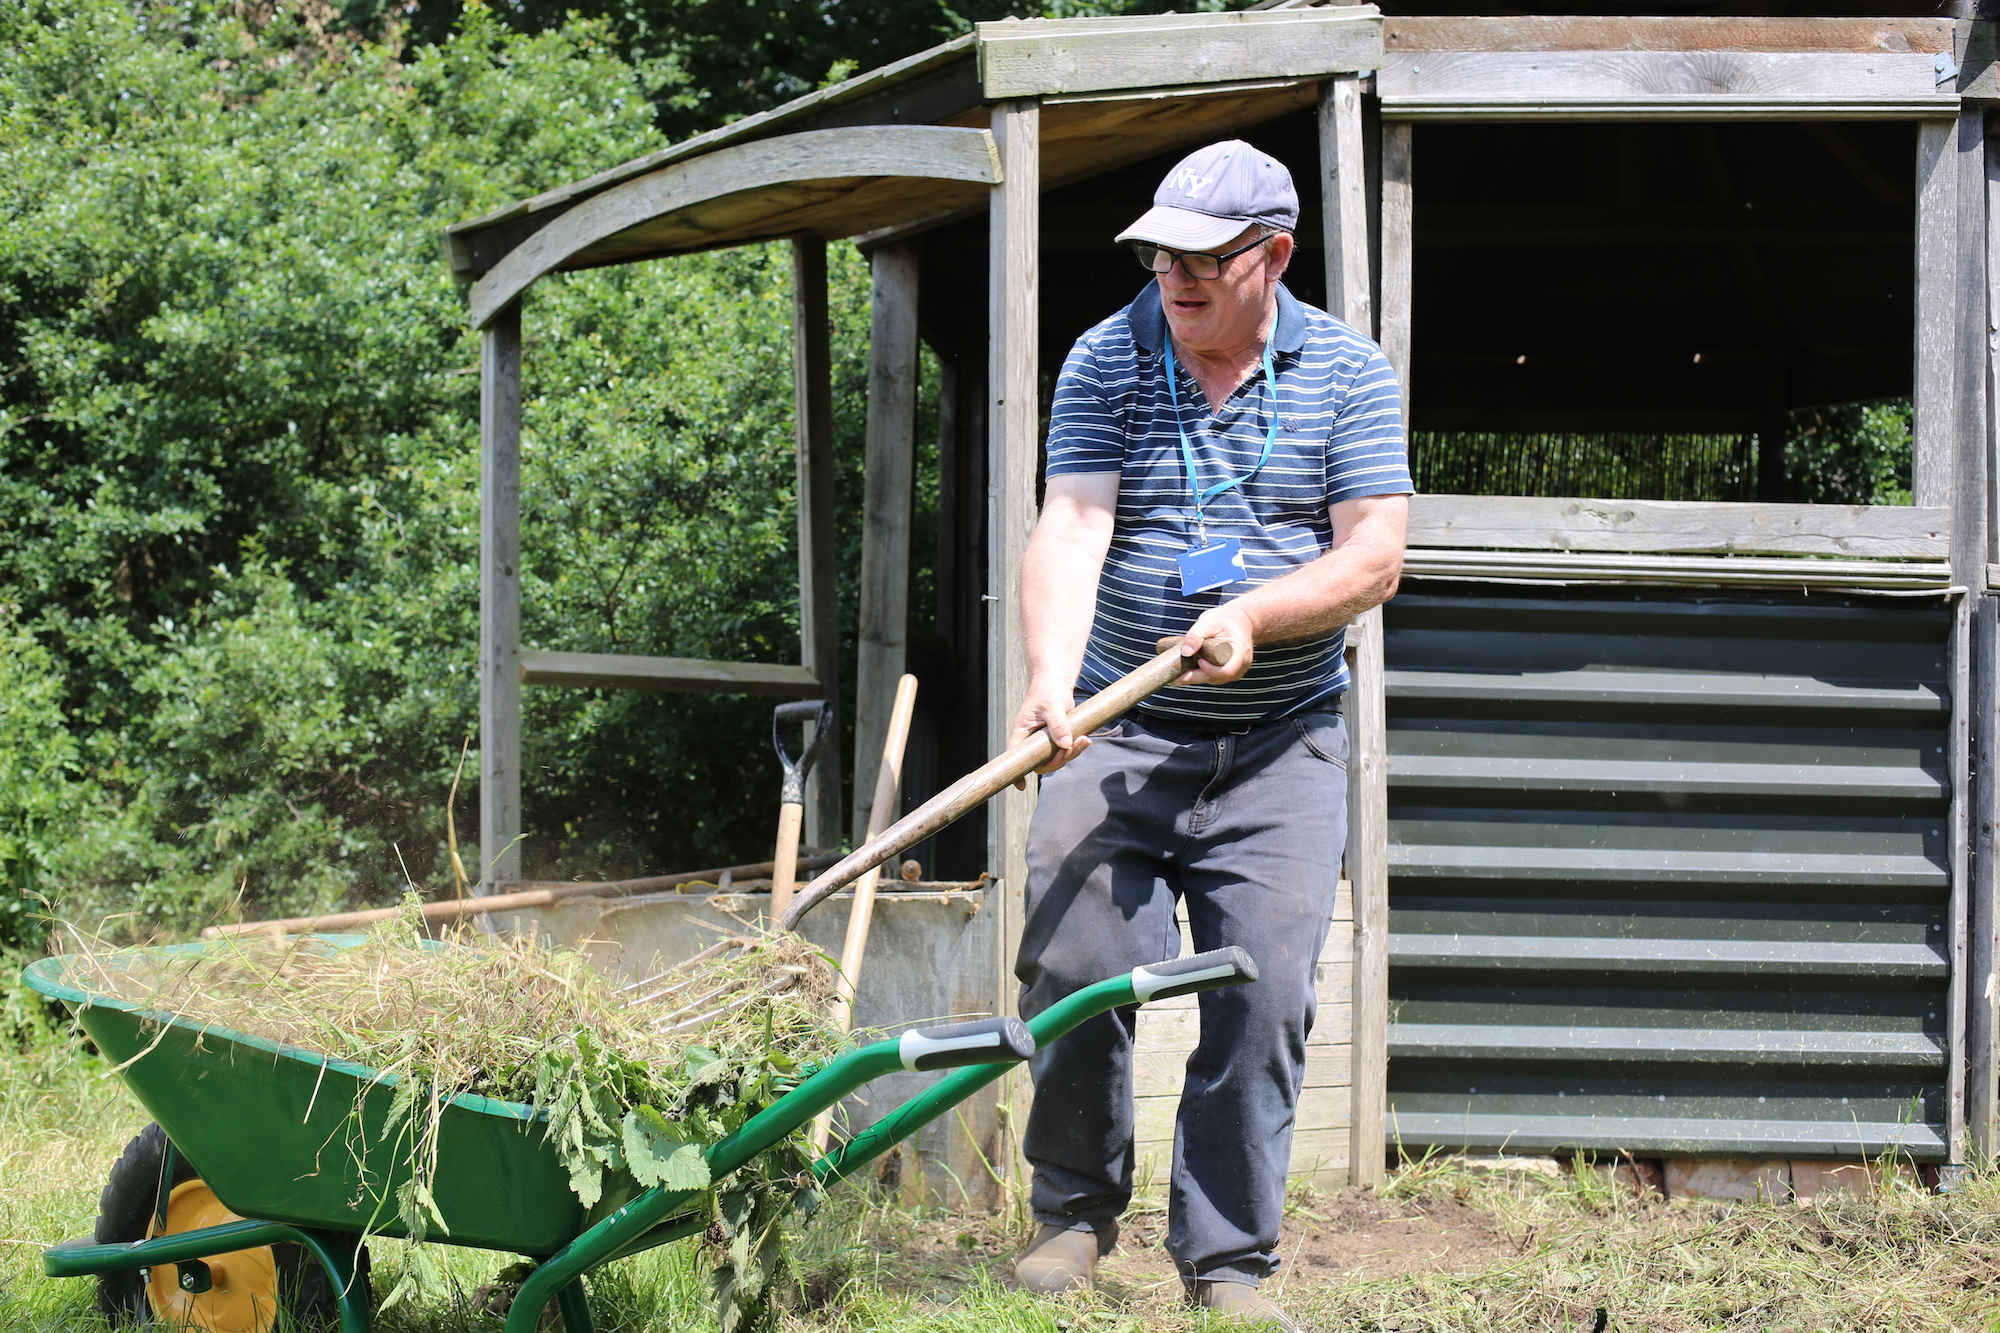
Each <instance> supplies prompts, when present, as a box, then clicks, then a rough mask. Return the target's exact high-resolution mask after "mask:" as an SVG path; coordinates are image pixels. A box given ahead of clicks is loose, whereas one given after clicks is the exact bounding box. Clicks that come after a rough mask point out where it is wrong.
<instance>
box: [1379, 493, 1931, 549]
mask: <svg viewBox="0 0 2000 1333" xmlns="http://www.w3.org/2000/svg"><path fill="white" fill-rule="evenodd" d="M1951 531H1952V527H1951V515H1950V513H1949V512H1947V511H1946V510H1943V509H1935V508H1932V509H1916V508H1910V507H1906V506H1900V505H1789V504H1735V503H1723V502H1713V503H1711V502H1707V501H1684V500H1590V499H1554V498H1543V497H1538V496H1515V495H1419V496H1417V497H1415V499H1413V500H1412V501H1411V503H1410V537H1409V543H1410V545H1411V546H1413V547H1433V548H1440V547H1442V548H1450V547H1459V548H1488V549H1498V550H1508V551H1564V552H1574V551H1634V552H1638V551H1657V552H1687V553H1694V552H1705V553H1711V554H1720V553H1734V554H1739V555H1790V556H1841V557H1846V558H1849V559H1899V560H1926V561H1936V560H1943V559H1946V558H1947V557H1948V556H1949V555H1950V549H1951Z"/></svg>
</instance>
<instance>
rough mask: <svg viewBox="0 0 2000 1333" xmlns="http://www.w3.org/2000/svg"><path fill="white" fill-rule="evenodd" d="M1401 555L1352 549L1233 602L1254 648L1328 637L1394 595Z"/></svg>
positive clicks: (1337, 552)
mask: <svg viewBox="0 0 2000 1333" xmlns="http://www.w3.org/2000/svg"><path fill="white" fill-rule="evenodd" d="M1402 567H1403V560H1402V552H1401V551H1399V550H1391V549H1385V548H1382V547H1377V546H1373V545H1363V544H1360V543H1356V544H1354V545H1351V546H1346V547H1342V548H1341V549H1339V550H1334V551H1328V552H1327V553H1326V554H1325V555H1323V556H1321V557H1320V558H1319V559H1317V560H1315V561H1313V562H1312V563H1311V564H1309V565H1304V566H1301V567H1300V568H1298V569H1295V570H1293V571H1292V572H1291V573H1289V574H1286V575H1285V576H1284V577H1282V578H1276V579H1273V580H1271V581H1270V582H1269V583H1266V584H1265V585H1263V586H1262V587H1260V588H1256V589H1253V590H1252V591H1250V592H1247V593H1245V594H1244V595H1243V596H1241V597H1239V598H1237V599H1236V600H1235V602H1234V603H1233V607H1234V609H1236V610H1239V611H1241V612H1242V614H1243V615H1245V616H1246V617H1248V619H1249V621H1250V624H1251V627H1252V628H1253V629H1254V630H1255V632H1256V640H1257V642H1258V643H1293V642H1296V641H1298V640H1300V639H1310V638H1315V637H1317V636H1319V635H1322V634H1330V633H1332V632H1333V631H1334V630H1336V629H1338V628H1340V627H1341V626H1342V625H1345V624H1347V623H1349V622H1350V621H1352V620H1353V619H1354V618H1355V617H1356V616H1358V615H1360V614H1361V613H1362V612H1363V611H1366V610H1368V609H1369V608H1370V607H1375V606H1380V605H1381V604H1382V603H1384V602H1386V601H1388V600H1389V598H1390V597H1392V596H1394V595H1395V592H1396V581H1397V579H1398V577H1399V576H1400V575H1401V573H1402Z"/></svg>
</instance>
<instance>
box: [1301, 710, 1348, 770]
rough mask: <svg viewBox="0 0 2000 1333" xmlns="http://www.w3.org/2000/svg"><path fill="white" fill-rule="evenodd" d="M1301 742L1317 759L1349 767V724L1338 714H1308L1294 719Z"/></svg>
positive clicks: (1337, 765) (1340, 766)
mask: <svg viewBox="0 0 2000 1333" xmlns="http://www.w3.org/2000/svg"><path fill="white" fill-rule="evenodd" d="M1292 726H1293V728H1294V729H1295V730H1297V732H1298V733H1299V741H1300V743H1301V744H1303V745H1304V746H1305V747H1306V749H1307V751H1308V752H1310V753H1311V755H1312V756H1313V758H1315V759H1323V760H1325V761H1326V762H1327V763H1329V764H1332V765H1333V766H1334V767H1335V768H1342V769H1344V768H1346V767H1347V722H1346V719H1344V718H1342V717H1341V715H1340V714H1338V713H1306V714H1304V715H1302V716H1299V717H1295V718H1293V719H1292Z"/></svg>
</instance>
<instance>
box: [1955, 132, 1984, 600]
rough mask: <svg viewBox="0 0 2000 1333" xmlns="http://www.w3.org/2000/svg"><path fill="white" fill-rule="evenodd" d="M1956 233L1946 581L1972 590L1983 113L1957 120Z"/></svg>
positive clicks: (1978, 572)
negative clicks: (1952, 444) (1956, 296)
mask: <svg viewBox="0 0 2000 1333" xmlns="http://www.w3.org/2000/svg"><path fill="white" fill-rule="evenodd" d="M1957 128H1958V136H1957V143H1956V145H1955V147H1956V149H1957V151H1956V153H1955V156H1956V158H1957V164H1958V171H1957V184H1958V206H1957V213H1958V226H1957V230H1956V240H1957V255H1956V259H1955V267H1956V268H1957V270H1958V278H1957V281H1956V282H1955V283H1953V286H1954V288H1955V289H1956V290H1957V291H1958V292H1959V293H1960V297H1959V299H1958V300H1956V301H1955V302H1954V306H1955V313H1956V316H1957V318H1956V320H1955V321H1954V323H1955V327H1954V328H1953V329H1952V349H1953V353H1954V355H1953V358H1952V359H1953V361H1954V363H1955V364H1954V366H1953V368H1952V421H1953V425H1954V427H1955V435H1956V440H1955V444H1956V448H1955V450H1954V460H1953V463H1952V484H1953V490H1952V495H1953V503H1952V506H1951V509H1952V515H1951V524H1952V527H1951V581H1952V582H1953V583H1955V584H1957V585H1958V586H1959V587H1961V588H1971V589H1974V590H1975V595H1976V592H1977V590H1979V589H1982V588H1984V587H1985V586H1986V553H1987V547H1988V534H1987V523H1988V522H1989V513H1988V508H1987V506H1988V505H1989V503H1990V502H1991V501H1990V498H1989V496H1988V486H1989V484H1990V482H1991V476H1990V470H1991V468H1992V465H1993V464H1992V456H1991V454H1992V442H1991V441H1990V440H1989V439H1988V438H1987V405H1986V376H1987V362H1988V360H1989V359H1990V357H1989V354H1988V350H1987V319H1988V312H1987V309H1986V301H1985V300H1984V299H1982V298H1983V296H1984V294H1985V293H1986V291H1987V277H1988V275H1987V272H1986V230H1987V225H1988V220H1987V217H1986V113H1985V112H1984V111H1983V110H1980V109H1979V108H1976V107H1975V108H1973V109H1971V110H1968V111H1966V112H1964V113H1963V114H1961V115H1960V116H1959V118H1958V126H1957Z"/></svg>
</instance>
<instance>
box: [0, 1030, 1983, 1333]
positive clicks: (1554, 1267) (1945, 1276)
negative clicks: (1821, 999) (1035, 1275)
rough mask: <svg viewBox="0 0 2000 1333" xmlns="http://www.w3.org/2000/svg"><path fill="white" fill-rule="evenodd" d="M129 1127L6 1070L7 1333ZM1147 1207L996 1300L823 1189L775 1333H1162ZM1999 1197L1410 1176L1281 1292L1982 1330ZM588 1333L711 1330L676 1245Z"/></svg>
mask: <svg viewBox="0 0 2000 1333" xmlns="http://www.w3.org/2000/svg"><path fill="white" fill-rule="evenodd" d="M145 1118H146V1117H145V1114H144V1112H143V1111H141V1110H140V1109H139V1108H138V1106H137V1105H135V1104H134V1103H133V1102H132V1101H131V1100H130V1098H128V1097H127V1096H126V1095H125V1093H124V1091H123V1089H122V1087H121V1086H120V1085H119V1084H118V1082H117V1080H116V1079H115V1078H108V1077H106V1076H105V1074H104V1071H103V1069H102V1067H101V1066H100V1065H98V1064H97V1063H96V1062H94V1061H92V1060H90V1059H89V1058H87V1057H85V1056H83V1055H81V1054H78V1053H75V1051H74V1050H73V1048H72V1047H71V1046H69V1045H67V1044H64V1043H63V1042H61V1041H57V1042H54V1043H52V1044H49V1045H45V1046H39V1047H37V1048H35V1049H34V1050H32V1051H29V1052H27V1053H12V1054H6V1055H0V1251H4V1254H0V1330H8V1331H12V1330H22V1331H23V1333H30V1331H32V1333H54V1331H56V1330H62V1331H63V1333H72V1331H75V1333H90V1331H91V1330H99V1329H101V1328H102V1327H103V1326H102V1324H101V1322H100V1321H99V1320H98V1318H97V1316H96V1314H95V1312H94V1307H93V1305H92V1290H91V1284H90V1283H88V1282H84V1281H63V1282H52V1281H49V1280H47V1279H44V1278H43V1277H41V1276H40V1269H39V1263H38V1258H39V1255H38V1252H39V1250H40V1248H41V1247H42V1246H44V1245H47V1244H50V1243H52V1242H54V1241H57V1240H61V1239H64V1238H67V1237H70V1236H77V1235H82V1234H84V1233H86V1232H87V1231H89V1229H90V1226H91V1221H92V1218H93V1217H94V1216H95V1210H96V1201H97V1192H98V1190H99V1188H100V1187H101V1186H102V1183H103V1179H104V1172H105V1169H106V1168H107V1167H108V1166H109V1164H110V1163H111V1161H112V1159H113V1158H114V1157H115V1156H116V1154H117V1153H118V1151H119V1149H120V1148H121V1147H122V1146H123V1145H124V1143H125V1142H126V1140H127V1139H129V1138H130V1137H131V1136H132V1135H133V1134H134V1133H136V1132H137V1131H138V1129H139V1127H140V1126H141V1125H142V1124H143V1123H144V1122H145ZM1164 1229H1165V1215H1164V1211H1163V1208H1162V1206H1161V1204H1160V1202H1159V1200H1158V1199H1157V1198H1148V1199H1145V1200H1142V1202H1141V1203H1140V1204H1139V1205H1137V1206H1135V1208H1134V1209H1133V1212H1132V1214H1131V1215H1130V1216H1129V1217H1128V1219H1127V1222H1126V1233H1125V1243H1124V1244H1123V1245H1121V1247H1120V1249H1119V1250H1118V1252H1117V1253H1116V1254H1114V1255H1113V1256H1112V1257H1111V1259H1109V1260H1108V1261H1107V1263H1106V1266H1105V1270H1104V1282H1103V1287H1102V1290H1101V1291H1100V1292H1099V1293H1098V1295H1096V1296H1095V1297H1091V1298H1086V1299H1076V1300H1072V1301H1048V1300H1035V1299H1031V1298H1027V1297H1023V1296H1018V1295H1015V1294H1012V1293H1009V1292H1007V1291H1005V1290H1004V1289H1003V1287H1002V1285H1001V1282H1002V1279H1003V1277H1004V1275H1005V1273H1006V1270H1007V1260H1008V1257H1009V1256H1010V1255H1011V1254H1012V1252H1013V1251H1014V1249H1015V1247H1016V1246H1017V1245H1018V1244H1019V1243H1020V1238H1021V1234H1022V1219H1021V1218H1020V1215H1019V1210H1018V1208H1013V1209H1008V1210H1004V1211H1003V1212H1001V1213H999V1214H996V1215H993V1216H986V1215H979V1216H949V1215H923V1214H918V1213H914V1212H911V1211H908V1210H904V1209H899V1208H892V1207H886V1206H880V1205H877V1204H873V1203H871V1202H869V1201H868V1200H866V1199H865V1198H863V1197H862V1196H860V1195H859V1194H858V1193H856V1192H854V1191H852V1190H847V1191H843V1192H840V1193H838V1194H836V1196H835V1198H834V1199H833V1200H832V1201H831V1202H830V1204H829V1206H828V1207H827V1208H826V1209H825V1210H823V1212H822V1214H821V1216H820V1218H819V1220H818V1221H817V1223H816V1224H815V1225H814V1226H813V1227H812V1228H811V1229H810V1230H809V1231H808V1232H807V1233H806V1234H805V1235H804V1236H802V1237H801V1238H800V1240H799V1243H798V1246H797V1249H796V1251H795V1253H796V1255H797V1272H796V1273H795V1275H794V1277H793V1279H792V1286H793V1288H794V1291H793V1294H792V1296H791V1299H790V1301H789V1309H788V1312H787V1314H786V1316H785V1320H786V1327H787V1328H788V1329H792V1330H808V1329H810V1330H819V1329H826V1330H836V1329H837V1330H857V1331H859V1330H871V1329H883V1330H893V1331H895V1333H916V1330H933V1329H938V1330H965V1333H973V1331H974V1330H979V1331H981V1333H985V1331H988V1330H992V1331H996V1333H1014V1331H1019V1333H1028V1331H1029V1330H1035V1331H1036V1333H1181V1331H1182V1330H1188V1331H1192V1330H1195V1329H1198V1328H1200V1327H1202V1322H1201V1321H1200V1320H1199V1319H1198V1318H1196V1317H1195V1316H1192V1315H1190V1314H1188V1313H1186V1312H1185V1311H1183V1310H1181V1309H1180V1307H1179V1284H1178V1282H1177V1280H1176V1279H1175V1277H1174V1274H1173V1269H1172V1266H1171V1265H1170V1264H1169V1263H1168V1262H1167V1260H1166V1257H1165V1253H1164V1251H1163V1250H1162V1249H1161V1248H1160V1241H1161V1239H1162V1237H1163V1234H1164ZM1996 1242H2000V1180H1996V1179H1995V1177H1994V1176H1992V1175H1986V1176H1982V1177H1979V1178H1976V1179H1975V1180H1973V1181H1972V1182H1971V1183H1969V1184H1968V1185H1966V1186H1965V1187H1964V1188H1962V1189H1961V1190H1959V1191H1957V1192H1955V1193H1953V1194H1950V1195H1946V1196H1942V1197H1937V1196H1930V1195H1926V1194H1923V1193H1921V1192H1919V1191H1918V1190H1916V1189H1915V1188H1913V1187H1910V1186H1907V1185H1891V1186H1890V1187H1888V1188H1886V1189H1885V1190H1884V1191H1883V1192H1881V1193H1879V1194H1877V1195H1875V1196H1874V1197H1872V1198H1853V1197H1851V1196H1848V1195H1844V1194H1836V1195H1826V1196H1822V1197H1821V1199H1820V1200H1819V1201H1818V1202H1817V1203H1816V1205H1815V1206H1813V1207H1810V1208H1800V1207H1795V1206H1793V1205H1790V1204H1737V1205H1720V1204H1713V1203H1701V1202H1661V1201H1659V1200H1657V1199H1652V1200H1640V1199H1637V1198H1635V1197H1633V1195H1632V1194H1631V1192H1630V1191H1629V1190H1627V1189H1625V1188H1623V1187H1621V1186H1619V1185H1617V1184H1616V1183H1614V1182H1613V1181H1612V1180H1611V1179H1610V1178H1609V1177H1607V1176H1603V1175H1599V1174H1597V1173H1593V1172H1584V1173H1580V1174H1576V1175H1567V1174H1538V1173H1534V1172H1527V1171H1507V1172H1482V1171H1474V1170H1468V1169H1466V1168H1465V1167H1463V1166H1461V1165H1458V1164H1455V1163H1453V1162H1450V1161H1440V1162H1433V1163H1428V1164H1424V1165H1420V1166H1415V1167H1411V1168H1409V1169H1407V1170H1405V1171H1403V1172H1402V1173H1400V1174H1399V1175H1398V1176H1396V1177H1395V1178H1394V1179H1393V1181H1392V1183H1391V1185H1390V1186H1389V1188H1388V1189H1387V1190H1385V1191H1384V1192H1383V1194H1382V1195H1381V1196H1379V1197H1377V1196H1374V1195H1366V1196H1364V1195H1355V1194H1345V1195H1337V1196H1323V1195H1314V1194H1311V1193H1309V1192H1305V1191H1301V1192H1299V1193H1298V1194H1297V1195H1296V1196H1295V1197H1294V1199H1293V1201H1292V1208H1291V1216H1290V1219H1289V1221H1288V1223H1287V1227H1286V1234H1285V1257H1286V1261H1287V1262H1286V1268H1285V1272H1284V1274H1283V1275H1282V1276H1281V1278H1280V1279H1278V1280H1277V1284H1276V1285H1277V1289H1278V1291H1279V1292H1280V1294H1281V1297H1282V1299H1283V1300H1284V1302H1285V1303H1286V1304H1288V1305H1289V1306H1290V1307H1291V1308H1292V1309H1293V1310H1294V1311H1295V1312H1296V1313H1297V1314H1299V1315H1300V1316H1302V1317H1304V1318H1306V1319H1308V1320H1310V1321H1311V1322H1312V1323H1313V1324H1314V1325H1316V1326H1317V1327H1319V1328H1320V1329H1322V1330H1326V1331H1327V1333H1332V1331H1333V1330H1345V1329H1367V1330H1376V1331H1378V1333H1418V1331H1419V1330H1423V1331H1425V1333H1429V1331H1431V1330H1436V1331H1437V1333H1444V1331H1445V1330H1467V1331H1468V1333H1474V1331H1482V1333H1483V1331H1484V1330H1502V1329H1507V1330H1512V1329H1521V1330H1537V1331H1538V1333H1539V1331H1541V1330H1550V1331H1552V1333H1553V1331H1555V1330H1577V1333H1589V1331H1590V1330H1593V1329H1596V1328H1597V1327H1598V1311H1599V1310H1603V1311H1604V1312H1605V1317H1604V1323H1605V1327H1606V1329H1607V1330H1641V1329H1644V1330H1662V1331H1666V1330H1673V1331H1675V1333H1679V1331H1681V1330H1687V1331H1689V1333H1693V1331H1695V1330H1730V1331H1731V1333H1765V1331H1767V1330H1796V1331H1797V1333H1807V1331H1808V1330H1811V1331H1817V1330H1831V1329H1853V1330H1865V1331H1867V1333H1884V1331H1887V1330H1896V1331H1897V1333H1919V1331H1929V1330H1938V1331H1940V1333H1943V1331H1944V1330H1952V1331H1954V1333H2000V1250H1996ZM374 1253H375V1261H376V1267H375V1278H376V1285H375V1289H376V1292H377V1294H378V1296H382V1295H387V1294H388V1293H389V1292H390V1291H391V1290H392V1289H394V1288H396V1287H398V1286H399V1285H402V1286H405V1287H406V1288H408V1289H409V1293H408V1294H406V1295H405V1296H404V1297H403V1298H402V1299H401V1300H399V1301H398V1302H397V1303H396V1304H394V1305H393V1306H392V1307H391V1308H389V1309H388V1310H386V1311H385V1312H383V1313H382V1314H381V1316H380V1317H379V1319H378V1327H379V1328H380V1330H381V1333H497V1331H498V1330H499V1328H500V1326H501V1320H500V1319H499V1318H498V1317H497V1316H494V1315H489V1314H485V1313H481V1312H480V1311H479V1310H478V1308H477V1305H476V1296H477V1293H478V1289H479V1287H480V1286H481V1285H482V1284H483V1283H485V1282H486V1281H488V1280H489V1279H490V1278H491V1277H492V1276H493V1275H494V1274H495V1272H497V1270H499V1269H500V1268H501V1267H503V1266H504V1265H505V1264H506V1263H508V1262H510V1261H511V1256H502V1255H489V1254H483V1253H480V1252H477V1251H464V1250H457V1249H450V1248H446V1247H437V1246H432V1247H411V1246H405V1245H400V1244H397V1243H394V1242H379V1241H378V1242H376V1243H375V1245H374ZM591 1295H592V1304H593V1308H594V1310H595V1311H596V1314H597V1317H598V1322H599V1327H600V1328H601V1329H603V1330H605V1333H614V1331H616V1333H669V1331H678V1330H690V1331H694V1330H712V1329H714V1327H715V1321H714V1319H713V1317H712V1315H711V1314H710V1313H709V1306H708V1300H707V1285H706V1279H705V1278H704V1277H703V1275H702V1273H701V1271H700V1270H699V1267H698V1264H697V1263H696V1260H695V1256H694V1254H693V1252H692V1249H691V1247H690V1246H689V1245H688V1244H685V1243H684V1244H682V1245H680V1246H676V1247H674V1248H673V1249H671V1250H667V1251H660V1252H655V1253H653V1254H650V1255H645V1256H641V1257H640V1258H638V1259H634V1260H630V1261H627V1262H625V1263H622V1264H618V1265H615V1266H613V1267H612V1268H611V1269H609V1270H607V1271H606V1272H604V1273H602V1274H600V1275H598V1276H597V1277H595V1278H593V1279H592V1280H591Z"/></svg>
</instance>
